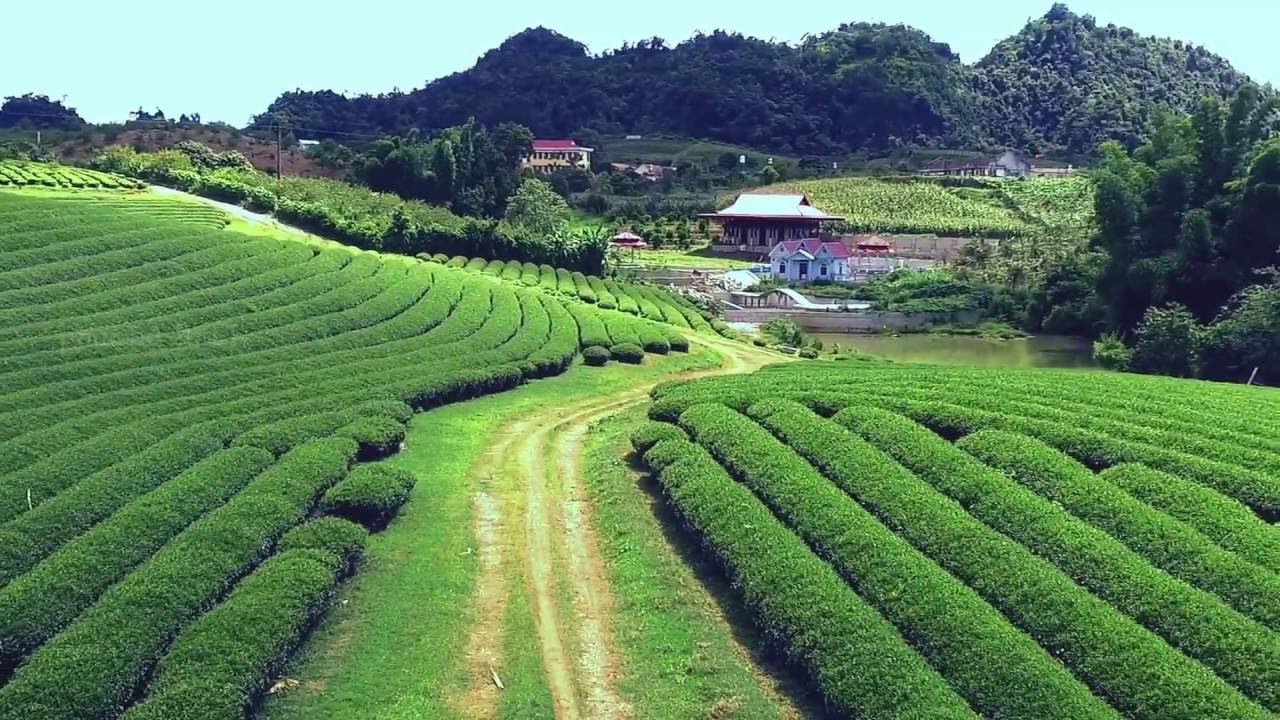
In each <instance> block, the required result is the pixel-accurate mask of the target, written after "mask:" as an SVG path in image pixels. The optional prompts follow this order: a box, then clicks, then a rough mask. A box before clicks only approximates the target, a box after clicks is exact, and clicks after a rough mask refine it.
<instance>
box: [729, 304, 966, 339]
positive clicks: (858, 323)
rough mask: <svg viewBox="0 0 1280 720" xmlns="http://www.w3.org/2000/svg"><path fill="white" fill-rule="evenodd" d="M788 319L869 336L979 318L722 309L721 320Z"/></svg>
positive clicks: (820, 329) (809, 327)
mask: <svg viewBox="0 0 1280 720" xmlns="http://www.w3.org/2000/svg"><path fill="white" fill-rule="evenodd" d="M779 317H785V318H790V319H791V320H792V321H794V322H795V323H796V324H797V325H799V326H800V328H801V329H802V330H806V331H808V332H824V333H871V332H877V331H879V330H884V329H889V330H909V329H914V328H919V327H923V326H925V325H930V324H937V323H948V322H954V323H976V322H978V321H979V320H980V319H982V313H981V312H979V311H977V310H966V311H964V312H954V313H899V312H869V311H861V312H806V311H804V310H790V309H786V308H760V309H746V310H734V309H732V308H728V309H726V310H725V318H724V319H725V320H727V321H728V322H741V323H757V324H759V323H766V322H769V321H770V320H772V319H774V318H779Z"/></svg>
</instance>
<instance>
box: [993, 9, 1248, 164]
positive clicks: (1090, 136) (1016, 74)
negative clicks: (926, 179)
mask: <svg viewBox="0 0 1280 720" xmlns="http://www.w3.org/2000/svg"><path fill="white" fill-rule="evenodd" d="M974 71H975V72H974V74H975V75H976V76H977V78H978V82H979V83H980V86H979V93H980V94H982V96H983V97H985V98H988V99H990V100H991V101H992V105H993V107H992V109H993V111H994V115H993V118H992V121H991V122H989V123H988V124H987V128H988V130H989V132H990V134H991V136H992V137H993V139H995V140H996V141H997V142H999V143H1001V144H1005V145H1012V146H1015V147H1027V148H1032V149H1041V148H1043V149H1066V150H1069V151H1072V152H1092V151H1093V150H1094V149H1096V148H1097V146H1098V145H1099V143H1101V142H1102V141H1104V140H1118V141H1120V142H1122V143H1125V144H1126V145H1128V146H1129V147H1134V146H1136V145H1138V144H1140V143H1141V142H1142V141H1143V140H1145V139H1146V137H1147V136H1148V135H1149V132H1150V130H1151V121H1152V115H1153V113H1154V112H1155V111H1156V110H1158V109H1174V110H1179V111H1184V112H1190V111H1191V110H1193V109H1194V108H1195V106H1196V104H1197V103H1198V102H1199V101H1200V99H1201V98H1203V97H1204V96H1206V95H1218V96H1222V97H1229V96H1230V95H1232V94H1234V93H1235V91H1236V90H1237V89H1238V88H1239V87H1240V86H1241V85H1242V84H1244V83H1246V82H1248V81H1249V79H1248V78H1247V77H1245V76H1244V75H1243V74H1241V73H1239V72H1237V71H1236V70H1235V69H1234V68H1232V67H1231V64H1230V63H1228V62H1227V61H1226V60H1224V59H1222V58H1221V57H1219V56H1217V55H1214V54H1213V53H1211V52H1209V51H1208V50H1205V49H1204V48H1202V47H1197V46H1194V45H1190V44H1188V43H1184V42H1182V41H1180V40H1169V39H1166V38H1153V37H1144V36H1142V35H1138V34H1137V33H1135V32H1134V31H1132V30H1130V29H1128V28H1121V27H1115V26H1114V25H1109V26H1106V27H1099V26H1098V25H1097V24H1096V23H1095V22H1094V20H1093V18H1092V17H1090V16H1088V15H1085V16H1079V15H1075V14H1073V13H1071V12H1070V11H1068V10H1067V9H1066V7H1065V6H1062V5H1057V6H1054V8H1053V9H1052V10H1050V11H1049V14H1048V15H1046V16H1045V17H1043V18H1040V19H1037V20H1033V21H1031V22H1029V23H1027V26H1026V27H1025V28H1023V30H1022V32H1019V33H1018V34H1017V35H1014V36H1013V37H1011V38H1008V39H1007V40H1004V41H1003V42H1001V43H999V44H998V45H996V47H995V48H994V49H993V50H992V51H991V53H990V54H988V55H987V56H986V57H985V58H983V59H982V60H981V61H980V62H979V63H978V64H977V67H976V68H974Z"/></svg>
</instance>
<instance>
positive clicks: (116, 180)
mask: <svg viewBox="0 0 1280 720" xmlns="http://www.w3.org/2000/svg"><path fill="white" fill-rule="evenodd" d="M5 186H10V187H24V186H25V187H53V188H62V189H69V190H84V189H88V190H98V189H102V190H117V189H119V190H136V189H138V188H140V187H142V183H139V182H138V181H136V180H133V179H131V178H127V177H122V176H120V175H116V174H113V173H109V172H100V171H97V170H88V169H85V168H77V167H70V166H67V165H56V164H54V163H41V162H28V161H25V160H0V188H2V187H5Z"/></svg>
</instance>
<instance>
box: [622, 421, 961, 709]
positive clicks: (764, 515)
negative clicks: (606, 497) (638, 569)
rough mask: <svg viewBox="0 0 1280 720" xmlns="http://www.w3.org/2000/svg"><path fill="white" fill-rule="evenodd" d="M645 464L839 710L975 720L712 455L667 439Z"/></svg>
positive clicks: (776, 638)
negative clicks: (972, 719)
mask: <svg viewBox="0 0 1280 720" xmlns="http://www.w3.org/2000/svg"><path fill="white" fill-rule="evenodd" d="M644 459H645V462H646V463H647V464H648V465H649V466H650V467H651V468H652V469H653V470H654V471H655V472H656V473H657V475H658V480H659V483H660V484H661V486H662V489H663V492H664V494H665V495H666V497H667V498H668V499H669V501H670V502H671V504H672V505H673V506H674V507H675V509H676V511H677V513H678V515H679V517H680V518H681V519H682V520H683V521H684V523H685V524H687V525H688V526H689V527H690V528H691V529H692V530H693V532H694V533H696V535H697V536H698V537H699V538H700V540H701V541H702V543H703V544H704V545H705V546H706V547H707V550H708V552H709V553H710V554H711V556H712V557H714V558H715V559H716V560H717V561H718V562H719V563H720V565H721V566H722V567H724V568H725V570H726V571H727V572H728V573H729V575H730V576H731V577H732V579H733V587H734V589H735V590H736V591H737V593H738V594H739V595H740V596H741V598H742V600H743V602H744V603H745V605H746V606H747V608H748V609H749V610H750V611H751V612H752V614H753V615H755V617H756V618H757V621H758V622H759V624H760V625H761V626H762V627H763V628H764V631H765V635H766V637H767V638H769V639H770V641H772V642H773V643H775V644H777V645H778V646H779V647H780V649H781V650H782V651H783V652H784V653H785V654H786V655H787V657H788V658H790V659H791V661H792V662H794V663H795V664H796V665H798V666H799V667H801V668H802V669H803V670H804V671H805V672H807V673H808V675H809V676H810V677H811V678H812V679H813V682H814V684H815V686H816V687H817V688H818V690H819V691H820V692H821V693H822V695H823V697H824V698H825V700H826V703H827V705H828V706H829V708H831V710H832V712H834V713H837V714H851V715H855V716H859V717H886V718H887V717H897V718H907V717H928V718H935V719H937V718H976V717H977V715H976V714H975V713H974V712H973V711H972V710H970V709H969V707H968V705H967V704H966V703H965V701H964V700H963V699H961V698H960V697H959V696H958V695H956V694H955V692H954V691H953V690H951V688H950V687H948V686H947V683H946V681H944V680H943V679H942V677H941V676H939V675H938V673H937V672H936V671H935V670H933V669H932V668H931V667H929V664H928V663H926V662H925V661H924V659H923V658H921V657H920V656H919V655H917V654H916V653H915V652H914V651H913V650H911V648H910V647H908V646H907V644H906V643H905V642H904V641H903V639H902V637H901V636H900V635H899V634H898V632H897V631H896V630H895V629H894V627H893V626H892V625H890V624H889V623H888V622H886V621H885V620H884V618H882V617H881V616H880V615H879V614H878V613H877V612H876V611H875V610H873V609H872V608H871V607H869V606H868V605H867V604H866V603H865V602H864V601H863V600H862V599H861V598H859V597H858V595H857V594H855V593H854V592H853V591H852V590H850V588H849V586H848V585H846V584H845V582H844V581H843V580H842V579H841V578H840V576H838V575H836V573H835V571H833V570H832V569H831V567H830V566H829V565H827V564H826V563H825V562H823V561H822V560H821V559H819V558H818V557H817V556H816V555H814V554H813V553H812V552H811V551H810V550H809V548H808V547H807V546H806V545H805V544H804V542H803V541H802V540H800V538H798V537H796V536H795V534H793V533H792V532H791V531H790V530H788V529H787V528H786V527H784V526H783V525H782V524H781V523H779V522H778V520H777V519H776V518H774V516H773V514H772V513H771V512H770V511H769V509H768V508H766V507H765V506H764V505H763V504H762V503H761V502H760V501H759V500H758V499H756V497H755V496H754V495H752V494H751V491H750V490H747V489H746V488H744V487H742V486H741V485H739V484H737V483H736V482H734V481H733V479H732V478H730V477H729V475H728V474H726V473H725V471H724V469H723V468H721V467H720V466H719V465H718V464H717V463H716V462H715V461H714V460H713V459H712V458H711V456H710V455H708V454H707V453H706V451H705V450H703V449H702V448H700V447H698V446H697V445H694V444H693V443H690V442H688V441H686V440H680V439H664V440H661V441H659V442H657V444H655V445H653V446H652V447H650V448H649V449H648V450H647V451H646V452H645V453H644Z"/></svg>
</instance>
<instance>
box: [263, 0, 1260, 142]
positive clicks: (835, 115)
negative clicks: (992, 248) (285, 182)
mask: <svg viewBox="0 0 1280 720" xmlns="http://www.w3.org/2000/svg"><path fill="white" fill-rule="evenodd" d="M1247 82H1250V80H1249V78H1248V77H1247V76H1246V75H1244V74H1243V73H1240V72H1238V71H1236V70H1235V69H1234V68H1233V67H1232V66H1231V65H1230V63H1229V62H1227V61H1226V60H1225V59H1223V58H1221V57H1219V56H1217V55H1214V54H1213V53H1211V52H1209V51H1207V50H1205V49H1204V48H1202V47H1199V46H1197V45H1194V44H1190V43H1184V42H1182V41H1178V40H1170V39H1167V38H1157V37H1150V36H1144V35H1140V34H1138V33H1136V32H1135V31H1133V30H1130V29H1128V28H1121V27H1116V26H1114V25H1107V26H1099V25H1098V24H1097V22H1096V20H1095V19H1094V18H1092V17H1091V16H1089V15H1076V14H1074V13H1072V12H1071V11H1070V10H1069V9H1068V8H1067V7H1066V6H1065V5H1060V4H1059V5H1054V6H1053V7H1052V8H1051V9H1050V10H1049V12H1048V13H1046V14H1045V15H1044V16H1042V17H1040V18H1035V19H1033V20H1031V21H1029V22H1028V23H1027V24H1026V25H1025V26H1024V27H1023V28H1022V29H1021V30H1020V31H1018V32H1017V33H1015V34H1013V35H1011V36H1009V37H1008V38H1006V39H1004V40H1002V41H1000V42H998V43H997V44H996V45H995V46H994V47H993V48H992V49H991V51H990V52H989V53H988V54H987V55H986V56H984V57H983V58H981V59H980V60H978V61H977V62H975V63H972V64H966V63H963V62H962V61H961V60H960V58H959V56H958V55H956V54H955V53H954V52H952V50H951V48H950V46H949V45H948V44H946V43H944V42H938V41H936V40H934V39H933V38H932V37H930V36H929V35H927V34H925V33H924V32H922V31H920V30H917V29H915V28H912V27H910V26H907V25H902V24H893V25H890V24H883V23H862V22H854V23H845V24H843V25H841V26H839V27H838V28H836V29H834V30H831V31H826V32H821V33H816V34H813V35H807V36H805V37H804V38H803V39H802V40H801V41H800V42H799V43H795V44H789V43H782V42H773V41H766V40H761V39H759V38H754V37H749V36H745V35H742V34H739V33H733V32H727V31H723V30H716V31H714V32H711V33H709V34H703V33H699V34H697V35H694V36H693V37H691V38H689V39H688V40H685V41H683V42H681V43H679V44H677V45H675V46H668V45H667V44H666V43H665V42H664V41H662V40H660V39H657V38H654V39H650V40H642V41H639V42H637V43H634V44H624V45H623V46H622V47H620V48H616V49H611V50H606V51H604V52H601V53H599V54H592V53H590V52H589V51H588V49H587V46H586V45H584V44H583V43H581V42H579V41H577V40H574V39H572V38H569V37H566V36H564V35H561V34H560V33H557V32H555V31H554V30H550V29H547V28H545V27H541V26H539V27H535V28H529V29H526V30H524V31H521V32H519V33H517V34H515V35H513V36H511V37H509V38H507V39H506V40H505V41H504V42H502V43H501V44H499V45H498V46H497V47H495V48H492V49H490V50H488V51H486V52H485V53H484V54H483V55H481V56H480V58H478V59H477V61H476V62H475V64H474V65H472V66H471V67H470V68H468V69H466V70H462V71H459V72H455V73H451V74H449V75H446V76H443V77H441V78H438V79H436V80H433V81H430V82H428V83H426V84H425V85H423V86H422V87H421V88H418V89H415V90H412V91H409V92H391V93H384V94H381V95H360V96H355V97H345V96H343V95H339V94H337V93H334V92H332V91H327V90H321V91H314V92H313V91H301V90H295V91H291V92H286V93H284V94H282V95H281V96H280V97H278V98H277V99H276V100H275V101H274V102H273V103H271V105H270V106H269V107H268V108H267V110H266V112H264V113H263V114H262V115H260V116H258V121H259V122H261V121H262V120H263V119H264V118H276V117H279V118H282V119H283V120H284V121H285V122H286V123H288V124H289V125H290V126H293V127H299V128H319V129H323V128H334V127H339V128H343V129H344V130H348V131H353V130H358V131H361V132H373V133H397V132H403V131H405V130H407V129H409V128H412V127H417V128H419V129H421V130H424V131H435V130H439V129H442V128H444V127H448V126H451V125H457V124H460V123H462V122H465V121H466V120H467V119H468V118H471V117H474V118H476V119H477V120H478V121H479V122H481V123H483V124H486V125H494V124H497V123H500V122H504V121H513V122H519V123H521V124H524V125H527V126H528V127H530V128H531V129H532V130H533V131H534V132H535V133H536V134H538V135H544V136H569V135H573V134H575V133H576V132H577V131H579V130H580V129H591V130H595V131H597V132H599V133H603V134H624V133H638V134H645V133H648V134H655V133H675V134H683V135H687V136H690V137H701V138H708V139H713V140H719V141H723V142H729V143H734V144H739V145H746V146H749V147H753V148H759V149H765V150H773V151H777V152H783V153H791V154H838V153H845V152H856V151H861V150H865V151H879V150H888V149H895V148H900V147H1019V148H1023V149H1027V150H1031V151H1035V152H1060V153H1077V154H1078V153H1088V152H1092V151H1093V150H1094V149H1095V148H1096V146H1097V144H1098V143H1099V142H1101V141H1103V140H1109V139H1114V140H1119V141H1121V142H1123V143H1125V144H1127V145H1130V146H1134V145H1136V144H1138V143H1139V142H1141V140H1143V139H1144V138H1145V137H1147V136H1148V134H1149V133H1150V131H1151V129H1152V123H1153V121H1154V118H1155V116H1156V115H1157V113H1158V112H1159V111H1163V110H1174V111H1189V110H1191V109H1192V108H1193V106H1194V103H1195V102H1197V101H1198V100H1199V99H1200V97H1202V96H1203V95H1207V94H1208V95H1219V96H1222V97H1226V96H1229V95H1230V94H1232V93H1234V92H1235V90H1236V89H1238V88H1239V87H1240V86H1241V85H1242V84H1244V83H1247ZM299 136H300V137H304V136H305V131H304V132H303V133H302V134H300V135H299ZM322 137H323V136H322V135H321V134H317V135H316V139H322Z"/></svg>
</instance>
